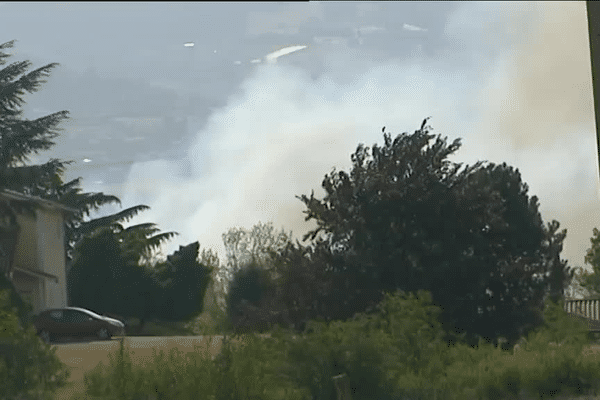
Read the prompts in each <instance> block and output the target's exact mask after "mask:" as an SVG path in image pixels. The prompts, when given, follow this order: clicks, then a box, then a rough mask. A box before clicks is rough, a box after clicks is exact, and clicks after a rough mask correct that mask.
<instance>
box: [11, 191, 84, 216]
mask: <svg viewBox="0 0 600 400" xmlns="http://www.w3.org/2000/svg"><path fill="white" fill-rule="evenodd" d="M0 197H4V198H6V199H9V200H19V201H29V202H34V203H38V204H39V205H41V206H43V207H46V208H52V209H58V210H61V211H63V212H69V213H75V212H77V211H78V210H76V209H74V208H71V207H68V206H65V205H64V204H61V203H58V202H56V201H51V200H46V199H42V198H41V197H37V196H28V195H25V194H23V193H19V192H15V191H14V190H8V189H3V190H0Z"/></svg>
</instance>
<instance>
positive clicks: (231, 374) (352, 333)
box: [55, 297, 600, 400]
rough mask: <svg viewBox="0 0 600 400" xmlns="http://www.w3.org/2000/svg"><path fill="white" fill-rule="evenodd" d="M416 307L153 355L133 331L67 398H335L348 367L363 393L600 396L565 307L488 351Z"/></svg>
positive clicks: (592, 364)
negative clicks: (450, 333) (449, 338)
mask: <svg viewBox="0 0 600 400" xmlns="http://www.w3.org/2000/svg"><path fill="white" fill-rule="evenodd" d="M418 301H420V302H425V301H424V300H423V299H422V298H421V299H418ZM416 305H418V304H417V303H416V300H415V299H411V298H409V299H403V298H400V297H394V298H393V299H392V300H390V302H389V303H386V305H385V307H387V308H386V310H387V311H386V313H384V314H385V315H384V316H377V315H376V316H366V317H361V318H357V319H354V320H351V321H346V322H339V321H336V322H331V323H328V324H318V323H315V324H311V325H310V327H311V329H310V330H309V331H307V333H305V334H302V335H297V334H296V335H294V334H293V333H292V332H290V331H284V330H281V329H274V330H272V331H271V332H270V333H269V334H268V335H256V334H247V335H237V336H226V337H225V338H223V340H222V343H221V346H220V348H214V347H211V346H210V344H211V343H212V339H213V337H212V336H210V339H209V340H206V341H204V342H202V345H198V346H197V345H194V346H192V348H190V346H189V345H188V346H186V348H182V346H181V345H179V344H177V343H176V341H175V339H173V338H171V339H168V340H167V339H165V342H163V343H162V345H164V346H162V347H164V348H163V349H156V348H152V349H148V350H145V352H146V353H149V352H150V350H151V352H152V354H151V356H150V357H148V358H147V359H143V360H142V359H141V358H140V354H139V351H140V350H139V348H135V349H134V348H132V346H130V344H131V343H133V342H132V341H131V339H128V338H127V337H125V338H124V340H121V341H119V342H118V343H117V342H115V344H118V346H117V347H115V346H113V349H114V350H113V351H107V350H106V349H105V350H104V354H105V355H107V358H108V359H107V360H105V362H98V363H96V365H93V366H90V368H89V369H88V370H87V371H85V373H84V374H81V376H79V378H78V379H77V380H76V381H74V382H71V383H70V384H69V385H68V386H66V387H63V388H61V389H59V391H58V392H56V396H55V398H57V399H70V400H75V399H92V400H93V399H98V400H108V399H132V400H133V399H136V400H142V399H148V400H150V399H156V400H158V399H173V398H176V399H198V398H201V399H207V400H222V399H223V400H224V399H227V400H236V399H240V400H242V399H247V400H250V399H265V400H269V399H278V400H279V399H299V400H300V399H315V400H331V399H332V398H334V397H335V387H334V383H333V380H332V378H333V377H334V376H336V375H340V374H346V375H347V376H348V378H349V381H350V386H351V388H352V392H353V394H352V398H353V400H363V399H364V400H366V399H377V400H400V399H435V400H456V399H461V400H463V399H464V400H485V399H489V400H496V399H523V400H530V399H547V398H554V399H560V400H563V399H574V398H576V399H583V398H586V397H585V396H588V397H587V398H589V396H596V395H598V394H599V393H600V351H599V350H600V349H599V348H598V347H596V348H595V349H592V347H591V345H592V342H591V341H589V339H587V338H586V333H584V330H583V329H582V328H581V327H576V326H575V325H573V323H574V322H573V321H571V320H569V319H568V318H566V317H565V316H562V315H559V313H557V312H555V311H550V312H549V313H548V318H547V321H548V325H547V326H546V327H545V328H543V329H540V330H536V331H535V332H533V333H532V334H530V335H529V336H528V337H527V341H525V342H523V343H522V344H521V347H520V348H519V349H518V350H515V349H511V350H502V349H501V348H498V347H494V346H493V345H491V344H486V343H484V342H483V341H480V343H479V346H478V347H476V348H472V347H470V346H468V345H465V344H461V343H459V344H456V345H454V346H450V347H449V346H447V344H446V343H445V342H443V341H440V340H439V333H440V332H438V331H436V329H437V328H436V327H435V322H431V323H429V322H427V321H428V318H429V317H427V316H426V313H425V312H421V311H420V310H425V308H418V307H416ZM403 310H404V311H403ZM382 322H385V324H383V325H382ZM425 322H427V323H425ZM386 324H387V325H386ZM569 324H570V325H569ZM192 325H193V324H179V325H177V324H175V325H173V324H166V325H165V324H164V323H161V322H159V321H154V323H153V324H152V325H148V327H152V328H149V329H150V330H153V329H154V330H155V331H154V333H155V334H156V333H158V332H159V331H160V332H162V333H166V334H168V335H170V336H184V335H180V334H182V333H185V332H189V331H190V330H191V331H192V333H194V334H198V331H197V329H196V328H198V327H197V326H196V327H194V328H192ZM211 329H213V330H215V328H214V327H212V328H211ZM209 330H210V329H208V328H207V329H206V331H209ZM175 331H177V332H178V333H179V334H174V333H173V332H175ZM552 342H556V343H560V345H559V346H557V345H552ZM590 349H592V350H595V351H589V350H590ZM136 353H138V354H136Z"/></svg>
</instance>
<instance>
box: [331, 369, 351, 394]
mask: <svg viewBox="0 0 600 400" xmlns="http://www.w3.org/2000/svg"><path fill="white" fill-rule="evenodd" d="M332 379H333V383H334V385H335V391H336V393H337V400H352V395H351V393H350V380H349V379H348V376H347V375H346V374H341V375H337V376H334V377H333V378H332Z"/></svg>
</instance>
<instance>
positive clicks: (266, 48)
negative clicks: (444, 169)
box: [0, 2, 600, 268]
mask: <svg viewBox="0 0 600 400" xmlns="http://www.w3.org/2000/svg"><path fill="white" fill-rule="evenodd" d="M25 16H27V18H19V17H25ZM340 32H341V33H340ZM347 32H350V34H348V35H349V36H346V37H345V36H344V35H346V33H347ZM352 32H353V33H352ZM0 33H2V37H4V38H5V39H4V40H3V42H4V41H8V40H11V39H17V40H18V42H17V44H16V48H15V53H16V56H17V57H26V58H27V59H31V60H35V62H36V63H49V62H60V63H61V65H62V66H64V67H65V68H69V69H71V70H73V71H79V72H81V71H85V70H86V69H88V68H90V66H93V68H95V70H97V71H98V73H99V74H100V75H102V76H112V77H122V78H124V79H125V78H126V79H138V80H140V79H141V80H142V81H144V82H148V83H149V84H152V85H157V86H161V87H169V88H171V89H172V90H174V91H176V92H177V93H179V94H181V95H187V94H188V93H190V92H194V91H195V92H197V93H201V94H202V96H205V98H206V99H209V98H210V101H211V102H213V103H211V104H215V106H213V107H211V108H210V112H207V114H206V116H205V117H203V118H202V119H201V120H200V121H198V122H197V123H196V124H195V125H194V128H193V129H192V131H191V132H189V140H187V141H186V142H185V143H184V144H182V146H183V147H182V148H181V154H182V155H181V156H180V157H179V159H167V158H161V157H160V156H158V157H155V158H154V159H152V160H146V161H136V160H135V155H132V163H131V167H130V169H128V171H127V174H126V176H125V178H124V179H123V181H122V182H119V184H117V185H105V186H102V185H98V184H92V183H91V182H90V181H87V182H86V181H85V179H84V189H85V190H90V191H92V190H93V191H104V192H105V193H111V194H115V195H117V196H119V197H120V198H121V200H122V202H123V203H122V205H123V207H130V206H133V205H137V204H146V205H149V206H150V207H151V209H150V210H149V211H146V212H144V213H142V214H140V215H139V216H138V217H136V218H135V219H134V220H132V222H131V223H142V222H154V223H156V224H157V225H158V227H159V228H160V229H161V230H162V231H164V232H166V231H177V232H178V233H179V234H180V235H179V236H178V237H176V238H175V239H173V240H172V241H171V243H169V245H168V246H167V247H166V248H165V252H166V253H169V252H171V251H173V250H174V249H176V248H177V247H178V246H180V245H186V244H188V243H190V242H193V241H196V240H198V241H199V242H200V245H201V246H202V248H212V249H214V250H216V251H217V252H218V254H219V256H220V257H221V258H222V259H223V257H224V248H223V243H222V234H223V233H225V232H227V231H228V230H229V229H230V228H233V227H243V228H246V229H251V228H252V226H253V225H254V224H256V223H258V222H259V221H260V222H272V223H273V226H274V227H275V228H276V229H278V230H279V229H281V228H283V229H284V230H285V231H288V232H289V231H292V233H293V236H294V237H295V238H298V239H300V238H301V236H302V235H303V234H305V233H306V232H307V231H308V230H310V229H312V228H314V226H315V225H314V222H312V221H311V222H306V221H305V220H304V216H305V215H304V214H303V211H304V210H305V208H304V205H303V203H302V202H301V201H300V200H299V199H297V198H296V197H295V196H299V195H302V194H306V195H310V192H311V190H314V191H315V195H316V196H317V197H318V198H322V196H323V195H324V192H323V190H322V189H321V182H322V180H323V178H324V176H325V174H327V173H329V172H330V171H331V170H332V168H333V167H336V168H337V169H338V170H339V169H344V170H346V171H349V168H350V166H351V161H350V155H351V154H352V153H354V151H355V150H356V147H357V146H358V144H359V143H364V144H365V145H367V146H372V145H373V144H374V143H378V144H382V143H383V136H382V133H381V130H382V127H383V126H385V127H386V131H388V132H390V133H391V134H392V136H393V137H395V136H396V135H397V134H400V133H402V132H411V133H412V132H414V131H415V130H416V129H418V128H419V127H420V125H421V122H422V121H423V119H424V118H426V117H431V119H430V120H429V125H430V126H431V127H432V128H433V132H432V133H434V134H441V135H442V136H443V137H448V140H449V141H452V140H454V139H455V138H457V137H459V138H462V147H461V149H460V150H459V151H458V152H457V153H456V154H455V155H453V156H452V157H451V160H452V161H455V162H464V163H467V164H473V163H475V162H476V161H478V160H487V161H489V162H493V163H502V162H506V163H508V164H509V165H512V166H514V167H516V168H518V169H519V171H520V172H521V176H522V179H523V181H524V182H526V183H527V184H528V186H529V194H530V195H536V196H537V197H538V198H539V201H540V211H541V214H542V217H543V219H544V221H546V222H550V221H552V220H553V219H556V220H558V221H559V222H560V225H561V229H562V228H566V229H567V238H566V240H565V243H564V249H563V253H562V258H563V259H567V260H568V261H569V265H571V266H584V260H583V258H584V255H585V252H586V250H587V249H588V248H589V247H590V237H591V236H592V230H593V228H594V227H598V226H599V225H600V223H599V222H600V187H599V184H598V175H599V173H598V160H597V156H596V154H597V149H596V138H595V124H594V113H593V98H592V82H591V69H590V55H589V39H588V32H587V16H586V10H585V3H584V2H456V3H452V2H440V3H437V2H385V3H379V2H369V3H364V2H352V3H339V2H336V3H330V4H325V3H323V2H311V3H271V4H265V3H250V4H249V3H235V4H234V3H231V4H228V3H119V4H116V3H101V4H98V3H60V4H58V3H0ZM331 36H336V37H338V38H339V39H340V40H338V42H337V44H336V43H332V41H331V40H329V42H327V40H324V39H323V38H326V37H331ZM359 38H360V39H359ZM189 41H192V42H194V43H195V46H194V48H193V53H192V52H188V53H185V52H184V51H185V50H189V49H187V48H184V47H183V43H185V42H189ZM334 42H335V41H334ZM289 46H306V47H305V48H301V49H298V50H297V51H295V52H293V53H291V54H288V55H283V56H281V57H279V58H278V59H277V62H275V63H267V62H264V61H265V60H266V55H267V54H270V53H272V52H274V51H276V50H279V49H281V48H284V47H289ZM259 59H260V60H261V62H254V63H252V62H250V61H251V60H259ZM237 67H239V68H240V69H239V70H236V69H235V68H237ZM236 71H238V72H236ZM207 101H208V100H207ZM75 123H76V122H75ZM156 150H157V152H159V153H160V150H161V148H160V146H158V145H157V148H156ZM106 151H108V152H110V151H113V150H112V149H110V148H108V149H107V150H106ZM49 153H50V152H49ZM117 210H118V209H116V208H110V207H108V208H107V209H106V211H105V212H104V214H106V213H108V212H115V211H117ZM104 214H100V215H104ZM586 268H589V266H586Z"/></svg>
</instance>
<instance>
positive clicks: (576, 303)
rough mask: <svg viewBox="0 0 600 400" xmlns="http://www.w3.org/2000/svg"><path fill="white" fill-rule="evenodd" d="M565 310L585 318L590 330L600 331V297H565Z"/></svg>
mask: <svg viewBox="0 0 600 400" xmlns="http://www.w3.org/2000/svg"><path fill="white" fill-rule="evenodd" d="M565 311H566V312H568V313H569V314H572V315H574V316H577V317H582V318H585V319H586V321H587V322H588V326H589V328H590V331H593V332H600V299H597V298H587V299H565Z"/></svg>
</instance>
